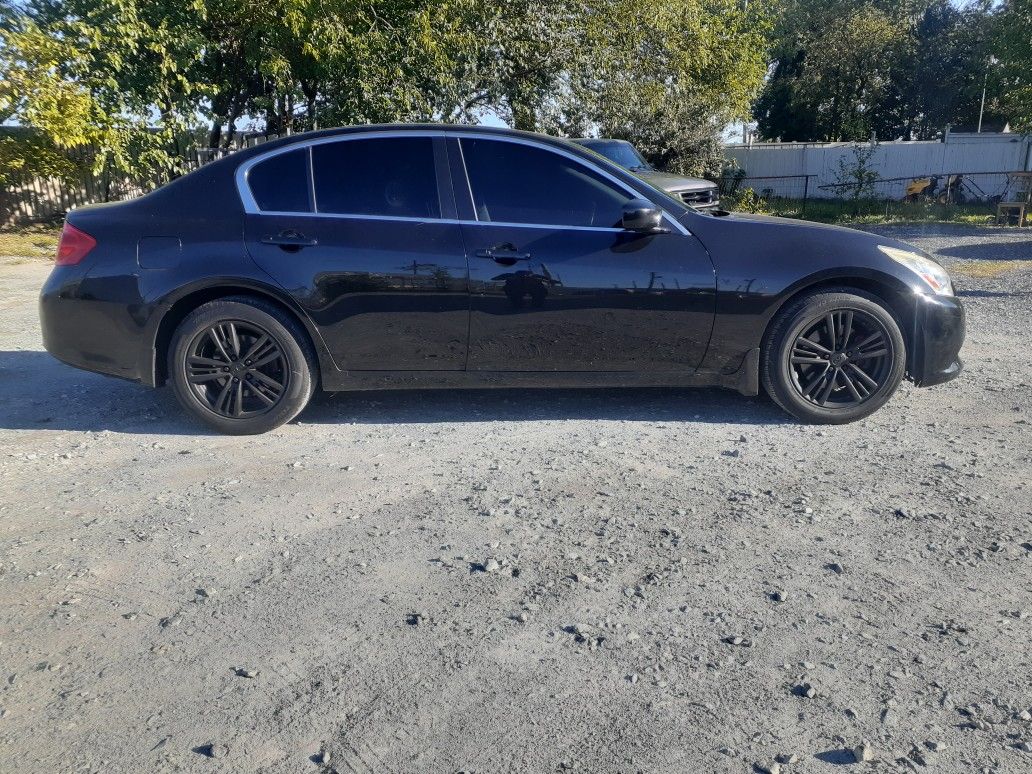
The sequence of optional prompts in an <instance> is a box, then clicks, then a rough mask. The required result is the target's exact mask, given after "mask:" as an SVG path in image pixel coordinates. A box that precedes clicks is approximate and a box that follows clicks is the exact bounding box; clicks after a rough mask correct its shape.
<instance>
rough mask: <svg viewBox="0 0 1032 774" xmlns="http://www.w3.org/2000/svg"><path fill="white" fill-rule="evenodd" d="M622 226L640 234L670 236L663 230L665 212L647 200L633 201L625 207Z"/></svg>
mask: <svg viewBox="0 0 1032 774" xmlns="http://www.w3.org/2000/svg"><path fill="white" fill-rule="evenodd" d="M621 225H622V226H623V227H624V228H625V229H626V230H627V231H636V232H638V233H639V234H668V233H670V230H669V229H666V228H663V211H662V210H661V209H659V207H657V206H656V205H654V204H653V203H652V202H650V201H646V200H645V199H631V200H630V201H629V202H627V203H626V204H625V205H624V206H623V218H622V220H621Z"/></svg>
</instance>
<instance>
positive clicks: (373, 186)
mask: <svg viewBox="0 0 1032 774" xmlns="http://www.w3.org/2000/svg"><path fill="white" fill-rule="evenodd" d="M312 171H313V174H314V176H315V206H316V210H317V211H318V212H326V213H333V214H337V215H380V216H393V217H404V218H439V217H441V203H440V198H439V196H438V190H437V175H436V172H435V168H434V147H433V138H431V137H375V138H369V139H361V140H342V141H340V142H331V143H323V144H317V145H313V146H312Z"/></svg>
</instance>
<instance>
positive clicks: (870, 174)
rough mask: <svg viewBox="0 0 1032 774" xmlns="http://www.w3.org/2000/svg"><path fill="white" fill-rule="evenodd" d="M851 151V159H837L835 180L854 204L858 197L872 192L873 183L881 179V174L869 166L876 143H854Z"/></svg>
mask: <svg viewBox="0 0 1032 774" xmlns="http://www.w3.org/2000/svg"><path fill="white" fill-rule="evenodd" d="M851 151H852V155H853V158H852V159H849V160H847V159H845V158H840V159H839V160H838V171H837V172H836V173H835V182H836V183H837V184H838V185H839V186H841V190H842V192H843V193H845V194H847V196H848V198H849V200H850V201H852V202H853V203H854V204H856V203H857V202H859V201H860V199H862V198H865V197H870V195H871V194H872V193H873V192H874V184H875V183H877V182H878V181H879V180H881V175H879V174H878V171H877V170H875V169H874V168H873V167H872V166H871V161H872V160H873V159H874V155H875V154H876V153H877V152H878V143H876V142H873V141H872V142H869V143H867V144H865V145H861V144H859V143H856V144H854V145H853V147H852V149H851Z"/></svg>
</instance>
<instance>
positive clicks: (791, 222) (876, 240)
mask: <svg viewBox="0 0 1032 774" xmlns="http://www.w3.org/2000/svg"><path fill="white" fill-rule="evenodd" d="M697 217H704V216H701V215H700V216H697ZM709 217H711V218H712V216H709ZM684 220H687V218H685V219H684ZM716 220H719V221H723V222H725V223H728V222H730V223H734V222H738V223H742V222H746V223H756V224H757V225H760V224H762V225H764V226H769V227H774V228H777V229H779V230H780V229H793V230H795V231H800V232H805V233H802V234H799V238H801V239H805V238H807V237H814V238H818V239H820V240H822V241H825V240H827V239H828V238H829V237H830V236H831V234H829V233H828V232H834V233H835V234H838V235H839V237H840V239H841V242H840V244H842V245H847V244H848V245H855V246H859V245H863V244H866V245H869V246H871V247H875V246H877V245H885V246H886V247H896V248H898V249H900V250H908V251H910V252H914V253H917V254H918V255H923V256H925V257H926V258H930V259H931V260H933V261H936V263H940V261H938V260H936V259H935V257H934V256H931V255H929V254H928V253H927V252H926V251H924V250H922V249H920V248H918V247H915V246H914V245H912V244H910V243H909V242H904V241H902V240H899V239H894V238H892V237H889V236H884V235H882V234H873V233H871V232H870V231H861V230H860V229H855V228H849V227H847V226H836V225H834V224H831V223H817V222H815V221H812V220H801V219H798V218H779V217H777V216H775V215H758V214H754V213H749V212H731V213H728V214H726V215H723V216H722V217H720V218H717V219H716ZM689 228H691V226H690V225H689Z"/></svg>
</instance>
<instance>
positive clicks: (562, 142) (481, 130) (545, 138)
mask: <svg viewBox="0 0 1032 774" xmlns="http://www.w3.org/2000/svg"><path fill="white" fill-rule="evenodd" d="M407 131H412V132H420V131H423V132H425V131H436V132H442V131H443V132H450V133H455V134H469V133H475V134H496V135H499V136H501V137H524V138H526V139H532V140H536V141H538V142H545V143H549V144H552V145H558V146H560V147H564V148H570V147H574V148H576V147H577V146H576V145H575V144H574V142H573V141H571V140H569V139H566V138H565V137H555V136H553V135H549V134H541V133H539V132H525V131H522V130H519V129H509V128H507V127H499V126H479V125H474V124H442V123H411V124H400V123H399V124H357V125H355V126H339V127H334V128H332V129H318V130H315V131H311V132H301V133H299V134H291V135H287V136H286V137H280V138H277V139H275V140H269V141H268V142H263V143H259V144H258V145H253V146H251V147H249V148H242V149H241V150H239V151H237V152H235V153H233V154H231V156H229V157H228V158H232V159H235V160H236V162H241V161H244V160H245V159H248V158H251V157H252V156H257V155H260V154H262V153H265V152H267V151H270V150H275V149H276V148H282V147H285V146H287V145H293V144H294V143H303V142H306V141H309V140H317V139H322V138H325V137H346V136H347V135H349V134H357V133H366V132H407Z"/></svg>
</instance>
